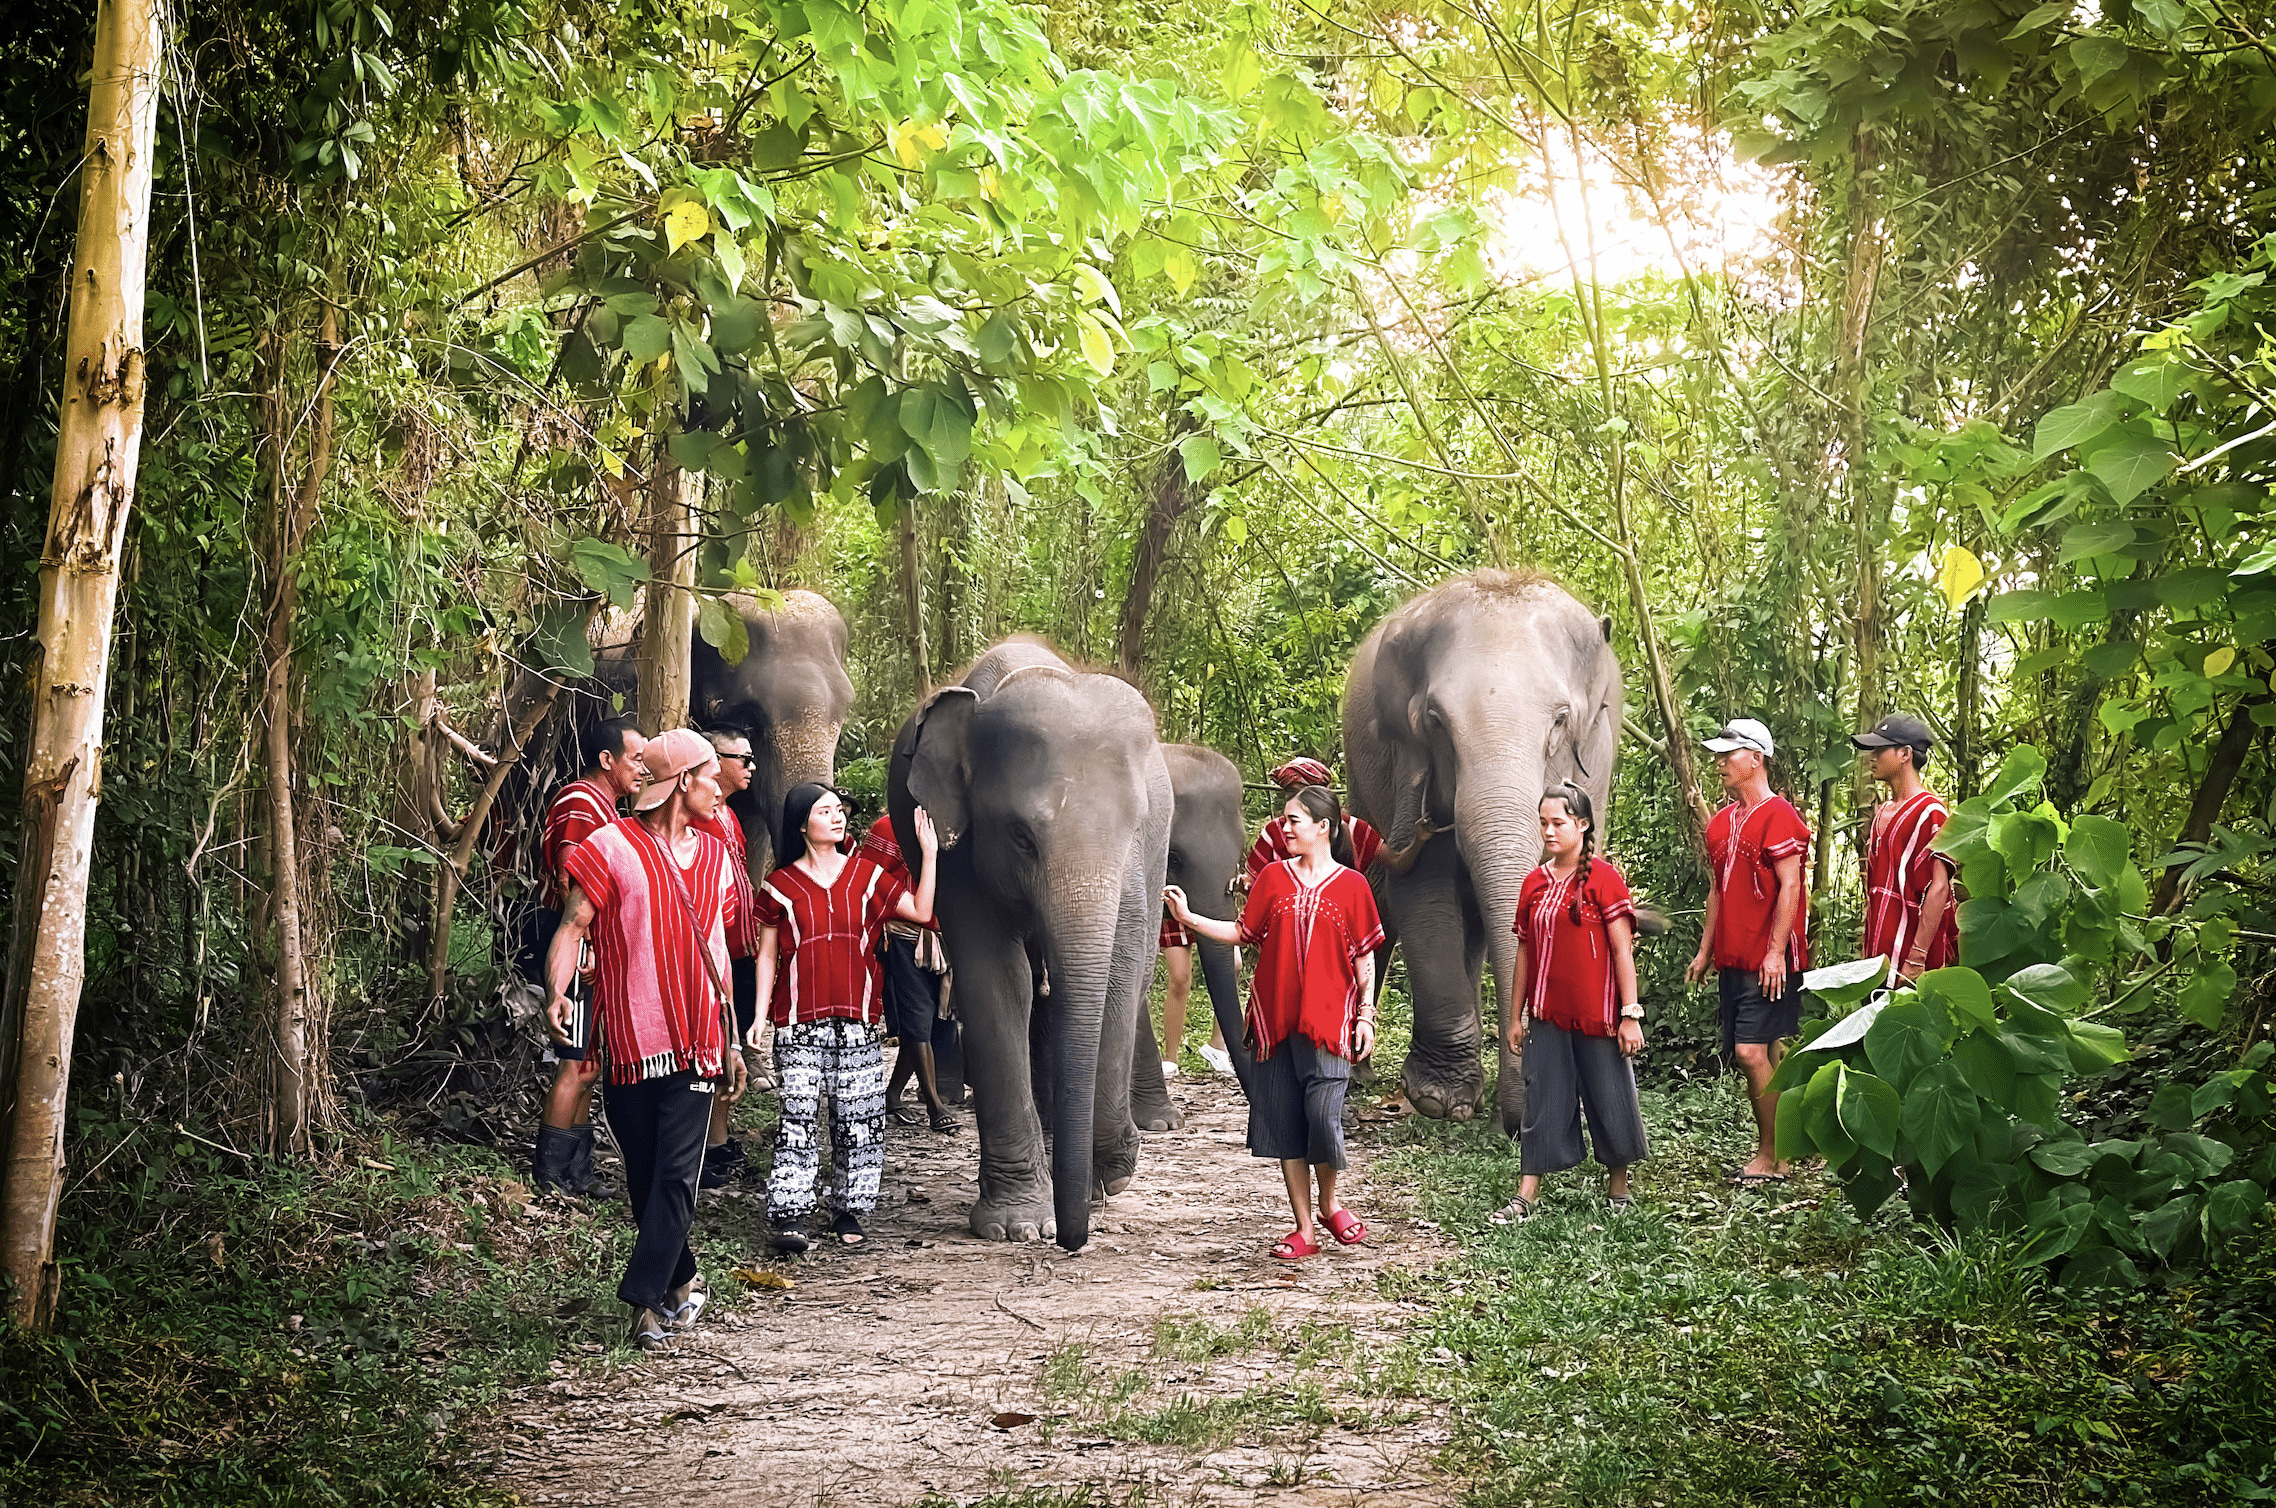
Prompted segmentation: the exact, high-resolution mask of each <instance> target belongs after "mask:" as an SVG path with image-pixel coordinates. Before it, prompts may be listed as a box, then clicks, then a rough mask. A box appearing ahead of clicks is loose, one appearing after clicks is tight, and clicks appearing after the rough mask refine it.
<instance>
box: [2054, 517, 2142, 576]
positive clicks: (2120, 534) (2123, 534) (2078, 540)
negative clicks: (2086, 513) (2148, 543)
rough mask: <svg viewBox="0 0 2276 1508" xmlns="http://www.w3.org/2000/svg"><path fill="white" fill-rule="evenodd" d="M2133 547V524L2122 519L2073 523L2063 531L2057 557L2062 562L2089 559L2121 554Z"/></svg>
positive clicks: (2067, 562)
mask: <svg viewBox="0 0 2276 1508" xmlns="http://www.w3.org/2000/svg"><path fill="white" fill-rule="evenodd" d="M2133 547H2134V526H2133V525H2132V524H2130V523H2128V522H2126V521H2125V520H2124V519H2117V520H2115V521H2112V522H2106V523H2099V524H2073V525H2071V526H2070V527H2069V528H2068V529H2065V530H2064V531H2063V547H2062V552H2061V554H2060V555H2059V556H2058V558H2059V559H2060V560H2061V561H2062V563H2063V564H2065V565H2069V564H2071V563H2073V562H2075V561H2080V560H2091V559H2092V558H2094V557H2095V556H2097V555H2121V554H2124V553H2125V552H2127V551H2129V550H2131V549H2133Z"/></svg>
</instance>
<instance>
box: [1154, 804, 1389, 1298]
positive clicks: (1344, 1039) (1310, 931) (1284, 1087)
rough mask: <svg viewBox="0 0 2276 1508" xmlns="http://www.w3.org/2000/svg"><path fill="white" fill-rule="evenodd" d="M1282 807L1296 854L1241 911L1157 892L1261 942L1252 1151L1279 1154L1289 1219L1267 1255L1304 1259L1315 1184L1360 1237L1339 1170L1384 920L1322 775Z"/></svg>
mask: <svg viewBox="0 0 2276 1508" xmlns="http://www.w3.org/2000/svg"><path fill="white" fill-rule="evenodd" d="M1282 816H1283V832H1284V835H1285V838H1286V841H1287V844H1288V847H1289V850H1290V852H1291V853H1292V855H1293V857H1291V858H1288V859H1284V860H1281V861H1279V862H1277V863H1275V864H1273V865H1271V866H1270V867H1268V868H1267V869H1266V870H1265V871H1264V872H1263V873H1262V874H1260V875H1258V876H1257V879H1256V882H1255V884H1253V885H1252V886H1251V887H1250V890H1249V899H1248V904H1247V905H1246V906H1244V907H1243V908H1242V911H1241V919H1240V920H1239V921H1238V922H1223V921H1217V920H1215V919H1214V918H1209V917H1201V916H1197V915H1195V914H1194V911H1193V909H1192V907H1191V905H1190V904H1189V903H1188V901H1187V899H1186V895H1185V892H1184V891H1182V890H1180V889H1179V888H1178V887H1177V886H1175V885H1171V886H1166V887H1164V889H1163V892H1162V899H1163V901H1164V902H1165V903H1167V904H1168V906H1169V908H1170V910H1171V912H1172V913H1173V914H1174V915H1175V916H1176V917H1177V919H1178V922H1179V924H1180V925H1181V926H1184V927H1186V928H1188V929H1189V930H1191V931H1192V932H1193V933H1194V934H1195V935H1196V936H1199V937H1205V938H1208V939H1210V940H1212V941H1214V942H1220V943H1236V942H1237V943H1246V944H1248V945H1249V946H1251V947H1254V948H1255V949H1256V950H1257V972H1256V983H1255V986H1254V988H1253V990H1252V992H1251V994H1250V998H1249V1014H1248V1030H1247V1033H1246V1035H1247V1038H1248V1040H1249V1043H1250V1044H1251V1045H1252V1047H1253V1051H1254V1054H1255V1058H1256V1067H1255V1070H1254V1073H1253V1074H1252V1076H1251V1079H1250V1096H1249V1137H1248V1141H1249V1151H1250V1152H1251V1153H1252V1154H1254V1155H1255V1156H1258V1157H1264V1158H1270V1159H1273V1160H1275V1161H1277V1162H1279V1164H1280V1168H1281V1176H1282V1179H1283V1181H1284V1182H1285V1183H1286V1184H1287V1188H1288V1203H1289V1208H1290V1210H1291V1211H1292V1212H1293V1213H1294V1215H1295V1217H1296V1228H1295V1229H1294V1230H1292V1231H1290V1232H1289V1233H1288V1234H1287V1235H1286V1236H1284V1237H1282V1238H1281V1239H1280V1240H1279V1241H1278V1242H1276V1243H1274V1245H1273V1248H1272V1254H1273V1255H1274V1256H1275V1257H1278V1258H1279V1259H1281V1260H1282V1261H1284V1262H1299V1261H1302V1260H1303V1259H1305V1258H1306V1257H1310V1256H1314V1255H1316V1254H1317V1253H1318V1252H1319V1250H1320V1242H1319V1235H1318V1231H1317V1229H1316V1227H1315V1225H1314V1223H1313V1209H1314V1199H1313V1187H1314V1185H1315V1184H1316V1185H1317V1187H1318V1200H1317V1208H1318V1212H1319V1223H1320V1224H1322V1225H1325V1226H1326V1227H1327V1229H1328V1232H1329V1234H1330V1235H1332V1236H1334V1237H1335V1239H1336V1240H1337V1241H1338V1242H1339V1243H1340V1244H1342V1245H1345V1246H1351V1245H1356V1244H1357V1243H1359V1242H1361V1241H1364V1240H1366V1239H1367V1227H1366V1226H1364V1225H1362V1224H1361V1223H1360V1222H1359V1220H1358V1218H1357V1217H1356V1216H1354V1215H1353V1214H1352V1213H1351V1211H1349V1210H1347V1209H1345V1208H1344V1206H1343V1202H1342V1201H1341V1200H1340V1199H1339V1198H1338V1197H1337V1195H1336V1175H1337V1173H1338V1172H1339V1171H1341V1169H1342V1168H1343V1166H1344V1147H1343V1107H1344V1096H1345V1094H1346V1092H1347V1091H1348V1089H1349V1086H1350V1083H1351V1064H1352V1060H1353V1059H1355V1058H1363V1057H1365V1056H1367V1054H1368V1053H1370V1052H1372V1051H1373V1050H1374V1047H1375V1004H1374V988H1373V985H1374V970H1375V957H1374V954H1375V950H1376V949H1377V948H1378V947H1380V946H1381V945H1382V941H1383V927H1382V922H1381V920H1380V918H1379V917H1378V916H1377V915H1376V911H1375V897H1374V892H1373V891H1371V890H1370V889H1369V888H1368V885H1367V881H1366V880H1365V879H1364V878H1362V877H1361V876H1360V874H1359V873H1358V871H1356V870H1354V869H1352V868H1351V867H1349V866H1350V860H1351V858H1352V849H1351V838H1350V834H1349V833H1348V832H1347V831H1346V830H1345V827H1344V821H1343V810H1342V807H1341V806H1340V805H1339V804H1338V803H1337V801H1336V798H1335V796H1334V794H1333V793H1332V792H1330V791H1329V790H1328V789H1327V788H1326V787H1324V786H1310V787H1307V788H1305V789H1303V790H1299V791H1297V792H1296V793H1295V794H1293V795H1291V796H1290V797H1289V798H1288V802H1287V805H1286V806H1285V807H1284V808H1283V811H1282Z"/></svg>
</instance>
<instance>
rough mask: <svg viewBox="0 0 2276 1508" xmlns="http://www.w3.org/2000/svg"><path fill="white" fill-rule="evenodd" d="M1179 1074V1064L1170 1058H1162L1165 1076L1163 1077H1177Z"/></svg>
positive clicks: (1163, 1074)
mask: <svg viewBox="0 0 2276 1508" xmlns="http://www.w3.org/2000/svg"><path fill="white" fill-rule="evenodd" d="M1177 1076H1178V1066H1177V1064H1175V1063H1173V1062H1171V1061H1170V1060H1169V1059H1168V1058H1164V1059H1162V1077H1163V1078H1165V1079H1174V1078H1176V1077H1177Z"/></svg>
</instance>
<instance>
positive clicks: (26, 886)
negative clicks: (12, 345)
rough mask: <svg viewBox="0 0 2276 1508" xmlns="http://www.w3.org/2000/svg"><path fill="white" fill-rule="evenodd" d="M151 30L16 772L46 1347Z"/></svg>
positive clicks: (5, 1031) (74, 413)
mask: <svg viewBox="0 0 2276 1508" xmlns="http://www.w3.org/2000/svg"><path fill="white" fill-rule="evenodd" d="M160 40H161V39H160V35H159V24H158V13H157V9H156V7H154V6H151V5H148V4H144V3H140V0H98V3H97V5H96V9H95V51H94V63H93V68H92V81H91V83H90V85H89V88H88V95H87V151H86V158H85V161H84V165H83V166H82V169H81V173H82V176H81V179H80V191H79V237H78V243H77V250H76V254H75V260H74V263H73V267H72V275H71V283H70V294H69V298H70V312H69V314H68V316H67V318H68V325H67V335H66V341H65V346H64V367H63V370H64V377H63V395H62V396H63V403H62V408H63V413H62V425H61V429H60V431H59V433H58V435H57V440H56V450H55V485H54V491H53V494H52V496H51V500H50V503H49V512H48V529H47V540H46V545H45V548H44V550H43V551H42V554H41V562H40V615H39V641H38V643H37V645H36V646H35V648H34V651H33V655H32V663H31V666H30V671H31V674H30V676H29V677H28V678H27V679H28V683H29V685H30V686H31V689H32V727H31V740H30V743H29V744H28V745H27V747H26V750H25V758H24V825H23V845H24V846H23V862H22V867H21V868H20V869H18V871H17V885H16V915H15V929H14V935H13V937H12V939H11V946H10V948H9V955H8V970H7V979H6V993H5V995H0V1093H5V1094H6V1096H7V1097H6V1099H5V1100H4V1101H0V1145H4V1146H5V1149H6V1155H7V1161H6V1163H5V1164H4V1165H0V1269H4V1270H5V1272H6V1275H7V1277H8V1278H9V1279H10V1281H11V1284H12V1288H13V1294H14V1298H13V1302H12V1304H11V1308H10V1314H11V1317H12V1318H13V1319H14V1320H15V1322H16V1323H17V1324H19V1325H23V1326H26V1327H29V1328H32V1329H45V1328H46V1326H47V1324H48V1322H49V1321H50V1320H51V1319H52V1318H53V1317H54V1314H55V1302H56V1296H57V1290H58V1287H59V1285H60V1280H61V1279H60V1273H59V1270H58V1269H57V1267H56V1265H55V1261H54V1247H55V1210H56V1203H57V1201H58V1199H59V1197H60V1196H61V1193H62V1182H63V1114H64V1097H65V1093H66V1091H67V1090H68V1088H69V1086H70V1081H71V1037H72V1031H73V1028H74V1027H75V1025H76V1024H77V1019H78V1014H79V992H80V986H81V984H82V982H83V980H84V978H85V975H86V934H87V871H88V866H89V861H90V860H91V858H92V857H93V853H92V850H93V846H94V829H95V806H96V803H97V802H98V801H99V800H100V799H101V794H102V758H103V698H104V694H105V691H106V689H107V686H108V682H109V675H110V638H111V619H112V615H113V613H114V611H115V610H116V607H117V604H118V585H119V558H120V553H121V550H122V548H123V546H124V543H125V539H126V525H127V518H128V514H129V512H130V510H131V509H132V507H133V504H134V479H135V467H136V464H137V462H138V460H139V459H140V456H141V449H142V397H143V355H142V303H143V288H144V275H145V268H146V260H147V257H148V254H149V229H150V224H149V221H150V176H151V174H150V169H151V163H150V156H151V140H152V136H153V134H154V132H155V131H156V128H157V120H158V56H159V46H160Z"/></svg>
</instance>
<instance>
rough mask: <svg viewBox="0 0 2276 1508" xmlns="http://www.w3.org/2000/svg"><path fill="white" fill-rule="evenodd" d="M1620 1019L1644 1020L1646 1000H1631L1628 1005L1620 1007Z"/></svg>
mask: <svg viewBox="0 0 2276 1508" xmlns="http://www.w3.org/2000/svg"><path fill="white" fill-rule="evenodd" d="M1620 1019H1621V1020H1623V1021H1641V1020H1643V1019H1644V1002H1643V1001H1641V1000H1631V1001H1629V1002H1628V1003H1627V1004H1626V1005H1624V1006H1622V1007H1620Z"/></svg>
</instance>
